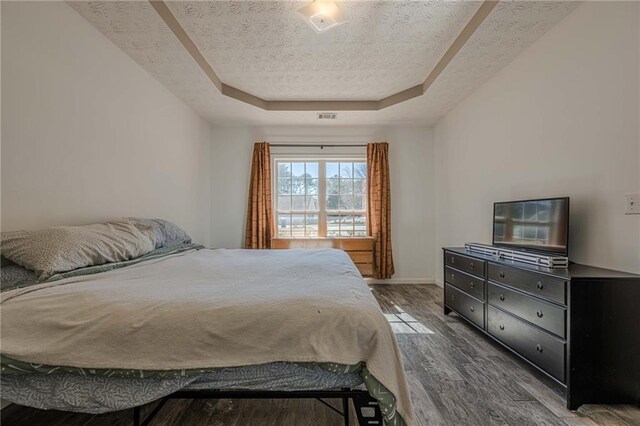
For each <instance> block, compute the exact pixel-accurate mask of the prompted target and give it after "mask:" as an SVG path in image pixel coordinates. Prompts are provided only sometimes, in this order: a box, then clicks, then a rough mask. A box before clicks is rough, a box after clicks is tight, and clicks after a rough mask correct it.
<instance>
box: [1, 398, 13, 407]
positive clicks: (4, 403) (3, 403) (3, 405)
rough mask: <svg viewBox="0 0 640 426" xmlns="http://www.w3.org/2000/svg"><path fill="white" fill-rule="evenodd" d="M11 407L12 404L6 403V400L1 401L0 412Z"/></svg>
mask: <svg viewBox="0 0 640 426" xmlns="http://www.w3.org/2000/svg"><path fill="white" fill-rule="evenodd" d="M9 405H11V402H9V401H5V400H4V399H0V410H3V409H5V408H6V407H8V406H9Z"/></svg>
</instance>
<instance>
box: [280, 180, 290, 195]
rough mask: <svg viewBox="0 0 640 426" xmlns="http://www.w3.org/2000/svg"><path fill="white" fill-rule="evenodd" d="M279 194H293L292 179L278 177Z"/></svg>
mask: <svg viewBox="0 0 640 426" xmlns="http://www.w3.org/2000/svg"><path fill="white" fill-rule="evenodd" d="M278 194H291V179H278Z"/></svg>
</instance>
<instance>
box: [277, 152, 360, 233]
mask: <svg viewBox="0 0 640 426" xmlns="http://www.w3.org/2000/svg"><path fill="white" fill-rule="evenodd" d="M275 170H276V176H275V188H276V190H277V191H276V192H277V195H276V197H274V198H275V203H276V206H275V211H276V215H275V217H276V228H277V235H278V237H284V238H287V237H289V238H290V237H294V238H305V237H309V238H313V237H365V236H366V235H367V194H366V191H367V164H366V163H365V162H364V161H363V160H335V161H334V160H304V161H302V160H276V161H275Z"/></svg>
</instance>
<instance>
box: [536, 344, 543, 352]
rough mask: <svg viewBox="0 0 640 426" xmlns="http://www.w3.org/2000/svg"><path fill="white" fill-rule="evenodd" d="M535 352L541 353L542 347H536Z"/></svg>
mask: <svg viewBox="0 0 640 426" xmlns="http://www.w3.org/2000/svg"><path fill="white" fill-rule="evenodd" d="M536 351H538V352H540V353H542V346H540V345H536Z"/></svg>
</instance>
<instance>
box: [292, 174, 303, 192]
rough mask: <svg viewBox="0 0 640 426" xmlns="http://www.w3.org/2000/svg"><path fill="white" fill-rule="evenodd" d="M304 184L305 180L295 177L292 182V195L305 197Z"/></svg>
mask: <svg viewBox="0 0 640 426" xmlns="http://www.w3.org/2000/svg"><path fill="white" fill-rule="evenodd" d="M304 182H305V179H304V178H302V177H294V178H293V179H292V182H291V193H292V194H297V195H304V191H305V188H304Z"/></svg>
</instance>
